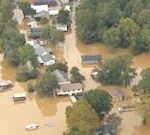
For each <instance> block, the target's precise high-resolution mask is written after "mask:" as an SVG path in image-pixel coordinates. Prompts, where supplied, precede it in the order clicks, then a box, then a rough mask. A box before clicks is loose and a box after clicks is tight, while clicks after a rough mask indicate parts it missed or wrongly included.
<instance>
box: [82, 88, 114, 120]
mask: <svg viewBox="0 0 150 135" xmlns="http://www.w3.org/2000/svg"><path fill="white" fill-rule="evenodd" d="M85 99H86V100H87V102H88V103H89V104H90V105H91V107H92V108H93V109H94V110H95V111H96V112H97V114H98V115H99V117H100V118H101V116H103V115H104V114H105V113H108V112H109V111H110V109H111V107H112V98H111V96H110V95H109V93H108V92H106V91H104V90H99V89H93V90H90V91H89V92H88V93H87V94H86V95H85Z"/></svg>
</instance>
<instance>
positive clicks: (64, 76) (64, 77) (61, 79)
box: [52, 70, 68, 83]
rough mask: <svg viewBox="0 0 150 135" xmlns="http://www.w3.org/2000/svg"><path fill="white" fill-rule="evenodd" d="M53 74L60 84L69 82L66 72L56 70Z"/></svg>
mask: <svg viewBox="0 0 150 135" xmlns="http://www.w3.org/2000/svg"><path fill="white" fill-rule="evenodd" d="M52 73H53V74H54V75H55V76H56V78H57V81H58V83H61V82H66V81H68V75H67V73H66V72H64V71H60V70H55V71H53V72H52Z"/></svg>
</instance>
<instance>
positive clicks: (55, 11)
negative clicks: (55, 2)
mask: <svg viewBox="0 0 150 135" xmlns="http://www.w3.org/2000/svg"><path fill="white" fill-rule="evenodd" d="M59 10H60V9H59V8H49V10H48V12H49V15H50V16H57V15H58V14H59Z"/></svg>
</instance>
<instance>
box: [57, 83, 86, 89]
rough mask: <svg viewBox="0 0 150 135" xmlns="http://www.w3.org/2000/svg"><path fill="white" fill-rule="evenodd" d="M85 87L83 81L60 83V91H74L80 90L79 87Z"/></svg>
mask: <svg viewBox="0 0 150 135" xmlns="http://www.w3.org/2000/svg"><path fill="white" fill-rule="evenodd" d="M83 88H84V85H83V84H81V83H70V84H62V85H60V91H72V90H78V89H83ZM58 91H59V90H58Z"/></svg>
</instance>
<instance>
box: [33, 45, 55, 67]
mask: <svg viewBox="0 0 150 135" xmlns="http://www.w3.org/2000/svg"><path fill="white" fill-rule="evenodd" d="M33 48H34V50H35V54H36V56H37V60H38V63H39V65H44V66H48V65H52V64H54V63H55V56H53V55H51V53H52V50H51V49H50V48H44V47H42V46H40V45H34V46H33Z"/></svg>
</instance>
